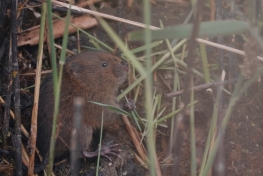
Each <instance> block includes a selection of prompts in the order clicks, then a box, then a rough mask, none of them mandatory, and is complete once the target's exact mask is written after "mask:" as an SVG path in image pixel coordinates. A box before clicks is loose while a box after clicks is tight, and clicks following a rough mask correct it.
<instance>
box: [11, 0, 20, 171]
mask: <svg viewBox="0 0 263 176" xmlns="http://www.w3.org/2000/svg"><path fill="white" fill-rule="evenodd" d="M11 2H12V7H11V9H12V10H11V38H12V53H11V54H10V55H11V56H12V60H13V67H12V69H13V71H12V76H13V92H14V111H15V117H16V118H15V135H14V136H13V141H14V148H15V174H16V176H19V175H22V148H21V145H22V142H21V112H20V82H19V66H18V59H17V55H18V53H17V20H16V15H17V1H16V0H12V1H11Z"/></svg>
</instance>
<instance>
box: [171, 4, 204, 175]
mask: <svg viewBox="0 0 263 176" xmlns="http://www.w3.org/2000/svg"><path fill="white" fill-rule="evenodd" d="M202 5H203V0H199V1H198V2H197V5H196V7H197V8H196V13H195V19H194V24H193V30H192V34H191V38H190V41H189V46H188V49H189V54H188V57H187V58H186V59H185V63H186V65H187V66H188V67H187V68H186V75H185V83H184V89H185V90H188V89H190V87H191V82H192V80H193V68H194V62H193V58H194V57H195V44H196V40H195V39H196V38H197V37H198V33H199V26H200V20H199V18H200V14H201V12H202ZM189 100H190V94H189V93H188V92H184V93H183V96H182V102H183V104H184V107H183V111H182V113H183V114H182V117H183V120H182V125H183V127H184V126H186V125H185V118H184V117H187V115H188V107H187V106H186V105H187V104H189ZM174 131H176V129H174ZM176 135H177V136H175V138H176V139H180V140H182V136H183V128H180V129H179V131H178V134H176ZM178 142H182V141H178ZM178 142H177V141H176V143H175V144H176V145H175V147H176V148H177V150H175V152H174V167H173V175H180V172H179V171H180V169H179V168H180V165H179V163H180V155H181V149H182V145H179V144H178Z"/></svg>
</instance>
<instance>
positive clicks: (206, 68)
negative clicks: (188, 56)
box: [199, 43, 210, 83]
mask: <svg viewBox="0 0 263 176" xmlns="http://www.w3.org/2000/svg"><path fill="white" fill-rule="evenodd" d="M199 46H200V54H201V59H202V64H203V71H204V77H205V83H209V82H210V72H209V65H208V60H207V55H206V47H205V45H204V44H202V43H199Z"/></svg>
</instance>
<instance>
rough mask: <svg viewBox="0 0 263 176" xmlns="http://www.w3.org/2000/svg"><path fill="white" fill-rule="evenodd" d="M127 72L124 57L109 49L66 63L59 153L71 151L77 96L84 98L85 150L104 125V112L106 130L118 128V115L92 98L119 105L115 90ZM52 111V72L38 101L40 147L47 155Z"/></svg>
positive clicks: (82, 143) (60, 110)
mask: <svg viewBox="0 0 263 176" xmlns="http://www.w3.org/2000/svg"><path fill="white" fill-rule="evenodd" d="M127 72H128V66H127V64H126V63H125V62H124V61H122V59H120V58H118V57H116V56H114V55H112V54H110V53H106V52H84V53H81V54H78V55H75V56H73V57H72V58H71V59H69V60H68V61H67V62H66V64H65V67H64V71H63V77H62V85H61V97H60V109H59V116H58V125H57V129H58V131H59V132H58V133H57V134H58V135H57V137H56V147H55V155H56V156H59V155H61V154H63V153H64V152H66V151H68V150H69V147H70V137H71V132H72V124H73V114H74V109H73V100H74V98H75V97H82V98H83V100H84V102H85V105H84V108H83V119H82V123H81V130H80V142H81V149H82V150H83V151H85V150H86V151H88V150H89V147H90V144H91V141H92V134H93V132H94V130H96V129H99V128H101V117H102V111H104V122H103V124H104V126H103V129H104V130H110V131H114V130H116V129H117V128H118V121H119V120H118V115H117V114H115V113H113V112H111V111H110V110H108V109H106V108H103V107H101V106H98V105H95V104H93V103H90V102H89V101H95V102H99V103H104V104H109V105H113V106H117V107H118V106H119V104H118V103H117V101H116V91H117V89H118V88H119V86H120V85H121V84H122V83H123V82H124V81H125V80H126V78H127ZM53 112H54V95H53V82H52V75H51V74H50V75H48V76H46V78H45V80H44V82H43V84H42V86H41V92H40V102H39V117H38V133H37V147H38V148H39V151H40V153H41V154H42V155H44V156H43V157H44V158H45V157H48V153H49V146H50V137H51V131H52V123H53Z"/></svg>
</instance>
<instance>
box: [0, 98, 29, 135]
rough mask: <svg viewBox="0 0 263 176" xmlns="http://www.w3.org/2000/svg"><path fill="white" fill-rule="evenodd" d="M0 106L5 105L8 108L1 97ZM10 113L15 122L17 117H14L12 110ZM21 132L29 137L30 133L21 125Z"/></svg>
mask: <svg viewBox="0 0 263 176" xmlns="http://www.w3.org/2000/svg"><path fill="white" fill-rule="evenodd" d="M0 104H5V106H6V102H5V101H4V100H3V98H2V97H1V96H0ZM9 113H10V116H11V117H12V118H13V119H14V120H15V115H14V113H13V111H11V110H10V111H9ZM21 131H22V133H23V134H24V135H25V136H26V137H28V136H29V133H28V132H27V131H26V129H25V127H24V126H23V125H21Z"/></svg>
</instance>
